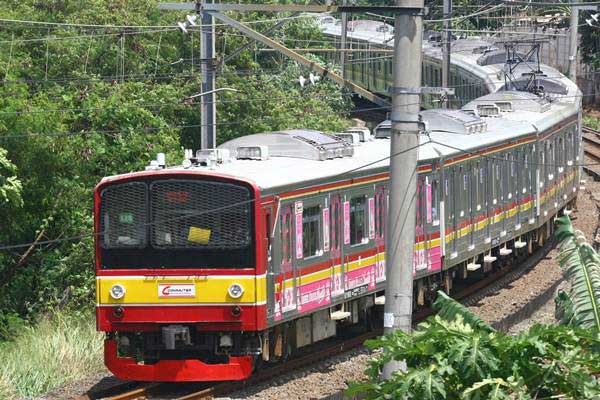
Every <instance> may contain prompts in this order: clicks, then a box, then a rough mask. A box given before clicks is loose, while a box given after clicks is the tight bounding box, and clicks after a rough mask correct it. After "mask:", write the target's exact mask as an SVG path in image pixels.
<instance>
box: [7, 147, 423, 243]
mask: <svg viewBox="0 0 600 400" xmlns="http://www.w3.org/2000/svg"><path fill="white" fill-rule="evenodd" d="M423 145H424V144H418V145H416V146H413V147H410V148H408V149H404V150H402V151H399V152H397V153H394V154H392V155H389V156H386V157H383V158H381V159H378V160H375V161H371V162H369V163H366V164H364V165H360V166H359V167H355V168H351V169H349V170H346V171H342V172H340V173H337V174H333V175H331V176H329V177H328V179H333V178H343V177H344V176H347V175H348V174H351V173H352V172H356V171H358V170H361V169H364V168H366V167H369V166H371V165H374V164H377V163H379V162H382V161H385V160H388V159H391V158H393V157H397V156H399V155H402V154H404V153H406V152H409V151H413V150H415V149H417V148H419V147H421V146H423ZM308 187H310V186H306V187H304V188H308ZM304 188H298V190H302V189H304ZM321 195H322V194H321V193H316V194H313V195H308V196H306V197H307V198H309V197H314V196H321ZM263 199H264V197H258V198H255V199H250V200H244V201H241V202H237V203H234V204H230V205H226V206H222V207H217V208H214V209H210V210H204V211H199V212H196V213H190V214H186V215H184V216H180V217H174V218H169V219H163V220H160V221H153V222H148V223H145V224H141V226H153V225H156V224H158V223H164V222H170V221H175V220H181V219H185V218H191V217H196V216H200V215H205V214H210V213H217V212H220V211H223V210H226V209H230V208H235V207H239V206H242V205H247V204H252V203H255V202H257V201H261V200H263ZM109 232H110V230H109V231H104V232H88V233H85V234H81V235H75V236H70V237H65V238H59V239H49V240H43V241H41V240H40V241H37V242H29V243H20V244H4V245H3V244H0V251H7V250H16V249H22V248H28V247H32V246H34V247H37V246H43V245H47V244H54V243H63V242H73V241H76V240H81V239H85V238H89V237H97V236H102V235H105V234H107V233H109Z"/></svg>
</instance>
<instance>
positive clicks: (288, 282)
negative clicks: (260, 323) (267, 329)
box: [274, 204, 296, 320]
mask: <svg viewBox="0 0 600 400" xmlns="http://www.w3.org/2000/svg"><path fill="white" fill-rule="evenodd" d="M293 217H294V214H293V210H292V205H291V204H290V205H285V206H282V209H281V217H280V221H281V222H280V228H279V234H280V242H281V246H280V247H281V252H280V258H279V265H280V268H279V275H278V276H275V277H274V280H275V282H277V283H279V285H277V284H276V285H275V286H276V287H278V288H279V290H276V291H275V301H276V302H278V303H279V308H280V310H281V311H280V316H279V317H278V316H277V306H276V308H275V319H276V320H277V319H281V318H282V316H283V314H285V313H286V312H289V311H293V310H295V309H296V279H295V278H296V276H295V275H296V271H295V269H294V266H293V261H292V260H293V259H294V242H295V240H294V228H293V227H294V221H293Z"/></svg>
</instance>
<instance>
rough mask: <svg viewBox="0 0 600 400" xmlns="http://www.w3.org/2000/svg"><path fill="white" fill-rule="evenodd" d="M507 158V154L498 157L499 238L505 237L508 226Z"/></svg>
mask: <svg viewBox="0 0 600 400" xmlns="http://www.w3.org/2000/svg"><path fill="white" fill-rule="evenodd" d="M508 158H509V154H508V153H506V154H503V155H501V156H500V207H502V210H501V211H500V218H501V219H502V222H501V224H500V226H501V227H502V229H501V231H500V236H504V235H506V229H507V226H508V221H507V218H508V211H507V210H508V208H509V199H510V197H512V196H510V197H509V194H510V193H509V187H508V186H509V184H508Z"/></svg>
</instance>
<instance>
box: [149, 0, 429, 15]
mask: <svg viewBox="0 0 600 400" xmlns="http://www.w3.org/2000/svg"><path fill="white" fill-rule="evenodd" d="M158 8H159V9H160V10H180V11H185V10H198V9H200V10H201V11H263V12H314V13H324V12H349V13H353V12H355V13H362V12H379V13H392V14H408V15H412V16H423V15H424V14H425V12H426V11H427V9H425V8H420V7H410V6H398V5H394V6H334V5H329V6H327V5H317V4H306V5H305V4H236V3H207V2H206V0H205V1H199V2H196V3H159V4H158Z"/></svg>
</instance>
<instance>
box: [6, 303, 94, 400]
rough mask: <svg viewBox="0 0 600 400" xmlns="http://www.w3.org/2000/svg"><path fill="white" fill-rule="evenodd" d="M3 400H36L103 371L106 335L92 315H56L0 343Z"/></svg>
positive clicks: (25, 328)
mask: <svg viewBox="0 0 600 400" xmlns="http://www.w3.org/2000/svg"><path fill="white" fill-rule="evenodd" d="M0 354H2V362H1V363H0V399H4V398H7V399H13V398H22V397H33V396H37V395H39V394H42V393H45V392H47V391H49V390H51V389H53V388H56V387H59V386H61V385H64V384H66V383H67V382H70V381H73V380H76V379H81V378H83V377H85V376H89V375H90V374H93V373H96V372H98V371H101V370H102V369H103V361H102V360H103V356H102V354H103V342H102V334H101V333H98V332H96V327H95V325H94V320H93V318H91V316H90V315H87V316H86V317H85V318H84V317H69V316H66V315H63V314H56V315H54V316H52V317H51V318H45V319H42V320H41V321H40V322H39V323H38V324H37V325H36V326H35V327H24V328H23V330H22V331H21V333H20V334H19V335H18V336H17V337H16V338H15V339H14V340H13V341H11V342H5V343H2V344H0Z"/></svg>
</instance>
